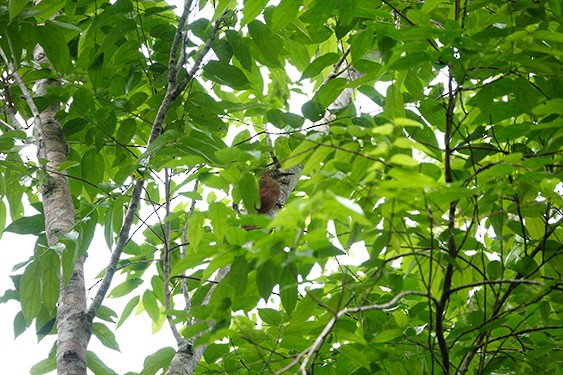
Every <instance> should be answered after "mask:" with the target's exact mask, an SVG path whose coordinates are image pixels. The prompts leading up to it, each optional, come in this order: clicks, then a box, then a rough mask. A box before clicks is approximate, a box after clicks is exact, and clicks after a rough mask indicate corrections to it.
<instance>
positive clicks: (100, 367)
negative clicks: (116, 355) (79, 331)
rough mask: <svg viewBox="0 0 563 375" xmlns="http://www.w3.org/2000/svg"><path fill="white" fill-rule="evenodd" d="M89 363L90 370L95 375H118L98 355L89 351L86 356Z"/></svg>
mask: <svg viewBox="0 0 563 375" xmlns="http://www.w3.org/2000/svg"><path fill="white" fill-rule="evenodd" d="M86 358H87V361H86V363H88V368H89V369H90V371H92V372H93V373H94V374H95V375H113V374H116V372H115V371H114V370H112V369H111V368H109V367H108V366H107V365H106V364H105V363H104V362H103V361H102V360H101V359H100V357H98V356H97V355H96V353H94V352H92V351H90V350H88V353H87V355H86Z"/></svg>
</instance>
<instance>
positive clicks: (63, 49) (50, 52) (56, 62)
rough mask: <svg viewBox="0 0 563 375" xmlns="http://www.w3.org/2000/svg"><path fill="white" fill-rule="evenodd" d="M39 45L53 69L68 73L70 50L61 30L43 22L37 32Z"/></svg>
mask: <svg viewBox="0 0 563 375" xmlns="http://www.w3.org/2000/svg"><path fill="white" fill-rule="evenodd" d="M37 37H38V38H39V44H41V47H43V49H44V50H45V53H46V54H47V57H48V58H49V62H50V63H51V64H53V66H54V67H55V69H56V70H57V71H58V72H60V73H63V74H66V73H68V71H69V69H70V50H69V49H68V45H67V43H66V38H65V34H64V33H63V30H62V29H61V28H60V27H59V26H58V25H57V24H54V23H53V22H51V21H47V22H45V25H43V26H39V30H38V32H37Z"/></svg>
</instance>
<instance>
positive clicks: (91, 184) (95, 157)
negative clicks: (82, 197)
mask: <svg viewBox="0 0 563 375" xmlns="http://www.w3.org/2000/svg"><path fill="white" fill-rule="evenodd" d="M80 167H81V171H82V179H84V181H85V183H84V185H83V186H84V189H85V190H86V192H87V193H88V195H89V196H90V199H91V200H92V201H94V200H95V199H96V196H97V195H98V192H100V190H99V189H98V188H97V186H96V185H97V184H99V183H101V182H103V181H104V170H105V163H104V160H103V157H100V154H99V152H98V150H96V149H95V148H90V149H88V151H86V152H85V153H84V155H83V156H82V162H81V163H80Z"/></svg>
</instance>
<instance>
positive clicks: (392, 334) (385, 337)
mask: <svg viewBox="0 0 563 375" xmlns="http://www.w3.org/2000/svg"><path fill="white" fill-rule="evenodd" d="M402 336H403V331H402V330H400V329H389V330H386V331H383V332H380V333H378V334H377V335H376V336H375V337H374V338H373V339H372V340H371V342H370V343H372V344H382V343H385V342H390V341H393V340H395V339H398V338H399V337H402Z"/></svg>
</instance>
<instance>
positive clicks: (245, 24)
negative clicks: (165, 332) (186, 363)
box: [0, 0, 563, 374]
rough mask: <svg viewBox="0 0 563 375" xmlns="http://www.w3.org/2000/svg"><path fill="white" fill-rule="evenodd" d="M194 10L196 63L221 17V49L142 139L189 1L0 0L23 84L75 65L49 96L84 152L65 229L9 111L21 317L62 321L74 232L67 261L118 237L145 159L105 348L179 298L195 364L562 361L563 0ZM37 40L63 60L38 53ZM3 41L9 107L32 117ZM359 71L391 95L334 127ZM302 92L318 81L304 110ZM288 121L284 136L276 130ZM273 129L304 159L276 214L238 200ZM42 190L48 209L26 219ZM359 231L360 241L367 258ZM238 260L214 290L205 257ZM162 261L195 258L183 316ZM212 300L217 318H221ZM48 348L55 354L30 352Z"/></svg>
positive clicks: (356, 369) (279, 143) (6, 184)
mask: <svg viewBox="0 0 563 375" xmlns="http://www.w3.org/2000/svg"><path fill="white" fill-rule="evenodd" d="M194 7H195V8H196V9H198V7H199V9H201V10H202V11H201V12H200V13H197V12H196V9H194V12H193V13H194V14H196V13H197V16H193V15H192V17H191V19H190V22H189V25H188V27H187V31H188V34H187V35H188V36H189V38H188V39H187V40H186V54H187V56H188V58H190V59H192V60H188V66H186V67H183V68H184V69H185V72H184V74H187V72H188V71H189V69H190V67H189V64H190V63H193V59H195V58H196V56H197V51H198V50H200V49H201V48H202V46H203V44H204V42H205V41H206V40H207V38H208V37H209V33H210V30H211V28H212V24H213V22H214V21H215V20H217V19H221V17H223V18H222V21H221V28H220V30H219V32H218V34H217V37H216V38H215V39H214V40H213V42H212V45H211V48H212V51H213V56H212V57H210V58H207V59H206V61H205V62H204V67H203V70H202V71H201V72H200V73H201V75H200V77H198V78H197V79H196V80H193V81H191V84H190V85H189V87H188V88H187V89H186V91H185V92H184V93H183V94H182V95H181V97H180V98H178V100H176V101H175V102H174V103H173V106H172V108H171V110H170V112H169V113H168V115H167V117H166V121H165V128H164V133H163V134H162V136H160V137H159V138H158V139H157V140H156V141H155V142H154V143H152V144H151V145H150V146H149V147H147V142H148V139H149V135H150V131H151V124H152V123H153V121H154V119H155V116H156V108H158V107H159V105H160V103H161V102H162V100H163V96H164V92H165V89H166V85H167V82H168V81H167V79H168V60H169V52H170V48H171V44H172V39H173V37H174V33H175V26H176V25H177V16H176V15H175V13H174V11H173V7H171V6H169V5H168V4H166V3H164V2H160V1H142V2H141V1H131V0H118V1H115V2H109V1H97V2H91V1H76V2H64V1H57V0H50V1H49V0H47V1H42V2H41V3H40V4H39V5H37V6H32V5H31V4H30V2H27V1H22V0H18V1H9V2H8V3H4V4H3V5H2V6H1V7H0V27H1V29H0V30H1V31H0V35H1V38H0V46H1V47H2V50H3V51H4V52H5V53H6V54H7V57H8V59H9V60H10V61H11V62H12V63H13V64H15V66H16V67H17V72H18V73H19V75H20V76H21V77H22V79H23V80H24V82H25V84H26V85H27V87H29V88H30V87H31V86H32V85H33V84H34V82H36V81H37V80H39V79H42V78H52V79H57V80H59V81H60V82H61V84H62V85H61V86H60V87H53V88H52V89H50V90H49V91H48V94H47V95H45V96H41V97H36V98H35V104H36V105H37V106H38V108H39V109H43V108H45V107H46V106H47V105H48V104H49V103H52V102H61V103H62V104H63V106H62V110H61V111H60V113H59V114H58V116H57V119H58V121H60V123H61V125H62V131H63V133H64V136H65V138H66V141H67V142H68V144H69V153H68V162H67V163H66V164H65V165H63V166H62V168H61V171H60V172H61V173H67V174H68V177H69V183H70V189H71V193H72V197H73V200H74V203H75V207H76V209H77V224H76V227H75V231H74V232H73V233H70V234H68V235H67V236H65V238H63V239H62V244H64V246H62V245H61V247H59V248H54V249H52V248H49V247H48V246H47V245H46V240H45V234H44V226H43V224H42V223H43V213H42V212H43V211H42V206H41V203H40V202H39V195H38V189H39V184H40V182H41V180H42V178H44V175H43V172H42V170H41V169H40V168H39V165H40V164H41V163H43V162H44V161H42V160H39V161H38V163H35V162H31V161H28V160H27V158H26V157H25V156H24V155H23V154H22V151H25V150H26V149H27V148H29V144H30V143H31V142H32V140H31V139H30V137H31V136H30V134H29V132H25V131H24V130H18V129H16V126H15V125H14V124H4V122H10V121H9V119H8V117H6V118H4V122H3V123H2V124H3V125H4V126H3V127H2V128H1V129H2V134H1V135H0V152H1V155H2V156H1V158H0V173H1V174H2V176H1V178H0V197H2V199H1V200H0V224H1V225H0V226H1V229H4V226H5V224H4V223H6V221H7V222H8V223H9V225H7V227H6V228H5V230H6V231H11V232H15V233H20V234H31V235H35V236H37V244H36V247H35V250H34V255H33V257H32V258H30V259H28V260H25V261H23V262H22V263H21V264H18V265H16V267H15V273H16V274H15V275H14V276H13V280H14V290H13V291H8V292H6V294H5V295H4V297H3V298H2V299H1V301H5V300H7V299H17V300H19V301H20V302H21V304H22V312H21V313H20V314H18V316H16V317H15V329H16V334H20V333H21V332H23V331H24V330H25V329H27V328H29V327H30V325H31V324H32V323H33V322H35V326H36V331H37V334H38V335H39V336H44V335H46V334H53V333H55V332H54V331H55V329H54V328H53V322H54V317H55V311H56V302H57V298H58V293H59V290H58V285H59V284H58V283H59V278H60V271H59V256H58V255H59V254H62V256H61V261H62V264H63V271H62V272H63V274H64V275H67V274H68V273H69V270H70V271H71V270H72V265H73V262H74V261H75V259H76V258H77V257H78V256H79V255H82V254H83V253H84V252H86V251H87V250H88V247H89V244H90V241H91V239H92V236H93V235H94V231H95V229H96V226H99V227H101V228H103V235H104V236H105V240H106V243H107V245H108V247H112V246H113V245H114V242H115V238H116V235H117V233H118V232H119V230H120V228H121V226H122V223H123V220H124V208H125V207H126V206H127V205H128V198H129V197H130V196H131V186H132V183H133V182H134V181H135V180H136V179H145V180H146V182H147V185H146V189H145V199H144V203H143V204H144V208H143V209H142V211H141V217H140V219H139V220H138V222H137V224H138V225H139V226H140V227H143V233H142V237H140V238H137V237H136V238H135V239H134V240H133V239H130V241H129V243H128V244H127V246H126V248H125V251H124V255H123V257H122V259H121V260H120V262H119V268H120V272H123V273H124V274H126V275H127V280H126V281H125V282H124V283H122V284H120V285H115V286H114V288H113V289H112V291H111V293H110V297H112V298H128V299H129V300H130V303H129V304H128V305H127V307H126V308H125V310H124V311H120V312H115V311H112V310H110V309H109V308H102V309H101V310H100V311H99V312H98V318H99V319H97V320H96V322H95V323H94V326H93V333H94V335H96V336H97V337H98V338H99V339H100V340H101V341H102V342H103V343H104V344H105V345H106V346H108V347H110V348H114V349H118V348H119V346H118V342H119V337H117V338H116V337H115V336H114V333H113V331H114V329H115V327H116V324H115V323H114V322H115V320H117V321H118V323H117V326H119V325H120V324H122V323H123V321H125V320H127V319H133V318H132V317H130V314H131V312H132V310H133V309H134V308H135V306H137V305H139V306H141V307H142V309H144V311H145V312H146V313H147V314H148V316H149V317H150V318H151V319H152V320H153V321H154V324H155V325H156V326H157V327H162V326H163V324H164V322H165V317H166V316H167V315H168V316H171V317H172V319H173V320H174V321H175V322H176V323H178V322H185V324H184V325H183V328H182V329H181V333H182V335H183V336H184V337H185V338H188V339H189V338H193V337H198V335H197V334H198V333H202V332H205V334H203V335H201V336H199V337H198V338H197V340H196V341H195V345H201V344H209V345H208V346H207V349H206V351H205V355H204V359H203V360H202V362H201V363H200V367H199V368H198V370H197V373H199V374H219V373H249V374H256V373H275V372H281V371H283V370H290V369H291V370H292V371H297V370H298V369H299V368H300V367H302V368H303V369H310V368H312V369H314V372H315V373H316V374H380V373H381V374H384V373H393V374H411V373H412V374H416V373H442V372H445V373H449V372H450V371H453V372H456V373H458V372H459V373H462V374H463V373H467V372H469V373H479V374H490V373H497V374H499V373H506V374H508V373H518V374H523V373H533V372H536V373H549V374H560V373H561V368H563V366H562V365H561V356H560V352H559V351H558V350H557V349H558V348H560V347H561V328H562V327H563V324H562V322H561V314H560V312H561V308H562V305H561V304H562V302H563V301H562V300H561V294H559V293H560V292H561V273H562V272H563V269H562V267H563V246H562V236H563V230H562V229H561V225H560V224H561V221H562V214H561V203H562V202H561V190H562V189H561V177H562V170H563V169H562V164H563V163H562V162H561V161H562V159H561V154H562V144H563V126H562V125H563V118H562V116H561V115H563V110H562V108H563V95H562V94H563V93H562V91H561V87H563V76H562V69H561V67H562V65H561V55H562V49H561V47H562V43H563V34H562V29H561V19H562V12H561V4H560V3H559V2H558V1H557V0H550V1H545V2H543V1H539V2H538V1H529V0H517V1H511V2H506V1H501V0H492V1H490V0H489V1H486V2H485V1H480V0H474V1H461V4H460V2H459V1H456V2H451V3H450V2H443V1H434V0H431V1H424V2H407V1H399V0H383V1H382V2H374V1H371V0H369V1H368V0H360V1H358V0H305V1H304V0H281V1H280V2H279V5H277V6H272V5H270V6H268V1H267V0H262V1H258V0H256V1H252V0H248V1H245V2H244V4H242V3H239V2H234V1H226V0H219V1H214V2H208V1H206V0H201V1H199V3H198V4H197V6H194ZM225 10H226V13H225V14H224V16H223V12H224V11H225ZM206 12H207V13H206ZM204 15H207V18H205V17H204ZM53 16H54V18H53ZM38 43H39V44H40V45H41V46H42V47H43V48H44V50H45V52H46V54H47V56H48V58H49V60H50V62H51V64H52V65H51V66H39V67H38V66H34V65H33V64H31V62H30V61H31V60H30V59H31V51H32V50H33V47H34V46H35V45H36V44H38ZM343 56H344V57H345V59H346V61H347V64H348V65H349V66H350V67H352V68H354V69H355V70H357V71H358V72H359V73H361V77H360V78H357V79H355V80H352V81H351V82H349V81H347V80H346V79H345V78H342V77H339V76H336V77H332V76H331V75H330V74H331V72H334V71H333V66H334V65H335V64H336V67H337V68H338V67H340V66H345V64H344V65H338V64H341V63H342V60H341V57H343ZM2 64H3V65H2V68H3V74H2V92H3V94H2V96H3V102H4V105H5V107H9V106H13V108H15V110H16V111H17V112H18V113H19V115H20V116H21V117H22V118H24V119H31V118H32V117H33V116H32V114H31V112H30V109H29V107H28V103H26V101H25V100H24V97H23V94H22V91H21V88H20V87H19V86H18V85H16V84H15V83H14V81H13V77H12V76H11V75H10V74H9V73H10V72H9V69H8V67H7V65H6V64H4V62H2ZM292 71H297V72H298V73H297V74H293V73H292V74H290V73H288V72H292ZM336 71H338V70H336ZM327 78H331V79H327ZM309 82H310V83H311V85H309ZM376 83H377V85H376ZM311 86H314V92H309V91H307V90H309V88H310V87H311ZM381 87H385V90H386V91H385V93H382V92H380V90H381ZM345 88H353V89H355V90H356V91H357V93H358V94H357V97H358V98H360V97H363V98H369V100H371V101H372V102H373V103H374V106H373V107H374V108H377V110H374V111H371V112H363V111H362V110H361V108H359V107H358V106H355V105H353V104H352V105H348V106H346V107H344V108H340V109H335V110H333V112H334V113H333V115H334V118H335V119H334V121H332V122H331V123H330V128H329V129H330V131H329V133H328V134H324V133H322V132H318V131H316V130H317V124H318V123H317V124H313V122H315V121H318V120H320V119H321V118H322V117H323V115H324V112H325V109H326V108H327V107H328V106H329V105H331V103H333V102H334V100H335V99H336V98H337V96H338V95H339V94H340V93H341V92H342V91H343V90H344V89H345ZM301 92H305V93H306V94H307V97H308V99H307V101H306V102H305V103H304V104H303V106H302V108H301V109H300V110H299V109H295V108H291V107H290V105H289V103H290V98H294V97H295V96H297V95H298V94H300V93H301ZM264 124H268V128H266V127H265V125H264ZM303 129H306V130H307V131H303ZM272 131H275V132H276V133H277V132H280V133H281V134H279V135H278V136H277V138H275V142H274V144H273V145H269V143H268V142H267V140H266V138H267V136H268V135H269V133H270V132H272ZM270 151H274V153H275V155H276V156H277V157H278V159H279V160H280V161H281V163H282V166H283V168H284V169H287V168H290V167H292V166H295V165H297V164H300V163H301V164H302V165H303V178H302V179H301V181H300V182H299V184H298V186H297V189H296V191H295V193H294V194H292V195H291V196H290V198H289V200H288V201H287V203H286V205H285V207H284V208H283V209H282V210H281V211H280V212H279V214H278V215H277V216H276V217H275V218H273V219H272V220H267V219H265V218H264V217H259V216H257V215H250V214H249V215H242V214H239V213H238V212H237V211H235V210H233V209H232V207H231V205H232V204H233V203H237V204H238V203H240V202H242V201H244V202H255V201H256V199H257V198H256V197H257V194H258V193H257V185H256V178H255V177H254V175H255V174H256V172H257V171H258V172H259V171H261V170H263V168H265V167H266V166H267V165H268V163H270V162H271V159H270ZM149 156H150V157H151V158H150V164H149V165H148V166H146V165H145V163H144V162H143V161H144V160H147V158H148V157H149ZM196 181H197V183H196ZM24 197H25V200H27V201H28V202H30V203H31V206H33V207H34V208H35V209H36V210H37V211H38V213H34V214H29V215H28V216H24V206H23V204H22V201H24ZM192 201H195V207H196V209H195V210H190V209H189V207H190V204H191V202H192ZM143 210H144V211H143ZM186 212H188V213H186ZM241 225H260V226H263V227H265V228H266V230H251V231H246V230H244V229H243V228H242V227H241ZM168 226H169V229H168ZM183 232H186V236H187V242H188V244H185V242H186V240H185V239H184V238H183V237H182V233H183ZM184 245H185V246H186V247H187V255H186V256H183V255H182V252H181V251H180V249H181V247H182V246H184ZM63 248H64V250H62V249H63ZM165 254H167V256H165ZM344 254H348V255H350V254H362V255H365V257H364V258H363V259H361V260H360V261H359V262H350V261H348V260H347V259H349V258H347V257H345V256H343V255H344ZM167 257H168V260H167ZM108 261H109V259H108ZM168 261H169V263H167V262H168ZM226 265H230V272H229V273H228V275H227V276H226V277H225V278H224V279H223V280H222V281H221V282H220V283H219V284H218V285H217V287H216V288H215V290H214V292H213V294H212V296H211V299H210V301H209V303H208V304H206V305H205V304H202V301H203V300H204V297H205V295H206V294H207V292H208V291H209V288H210V287H211V284H210V283H209V282H208V280H209V279H210V278H212V276H213V274H214V273H215V272H216V271H217V270H219V269H220V268H222V267H224V266H226ZM165 266H166V267H168V266H169V267H170V269H171V271H170V275H172V278H171V280H170V282H171V284H172V286H174V287H173V288H172V293H173V295H178V296H181V295H182V291H181V288H180V287H179V286H177V284H178V280H179V278H184V277H185V279H186V280H187V286H188V288H189V291H190V292H189V293H190V300H191V309H190V310H189V311H188V312H187V313H186V310H184V306H183V305H180V304H178V305H177V306H172V307H170V308H167V307H166V296H165V292H163V283H165V268H166V267H165ZM182 275H185V276H182ZM174 276H176V277H177V278H174ZM176 286H177V287H176ZM397 296H399V297H400V298H396V297H397ZM390 301H391V302H392V303H389V302H390ZM346 309H347V310H346ZM204 321H207V322H209V321H214V322H215V323H216V324H215V325H214V327H213V328H212V329H210V330H208V326H207V325H206V324H202V323H201V322H204ZM171 344H172V343H171ZM172 356H173V353H172V352H171V350H170V349H169V348H164V349H162V350H160V351H158V352H157V353H155V354H154V355H153V356H151V357H149V358H147V359H146V360H145V370H146V371H145V372H143V373H147V374H148V373H156V372H157V371H159V370H160V369H161V368H166V367H167V366H168V363H169V362H170V360H171V358H172ZM51 358H52V357H51ZM88 360H89V363H90V368H91V369H92V371H94V372H95V373H96V374H105V373H111V370H110V369H109V368H108V367H107V366H106V365H104V364H103V359H101V358H99V357H98V356H97V355H96V354H94V353H89V357H88ZM140 360H141V359H140ZM49 369H50V367H49V366H48V365H45V363H41V364H40V366H38V367H37V368H36V371H37V373H42V372H43V371H45V370H49ZM311 371H312V370H311Z"/></svg>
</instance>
